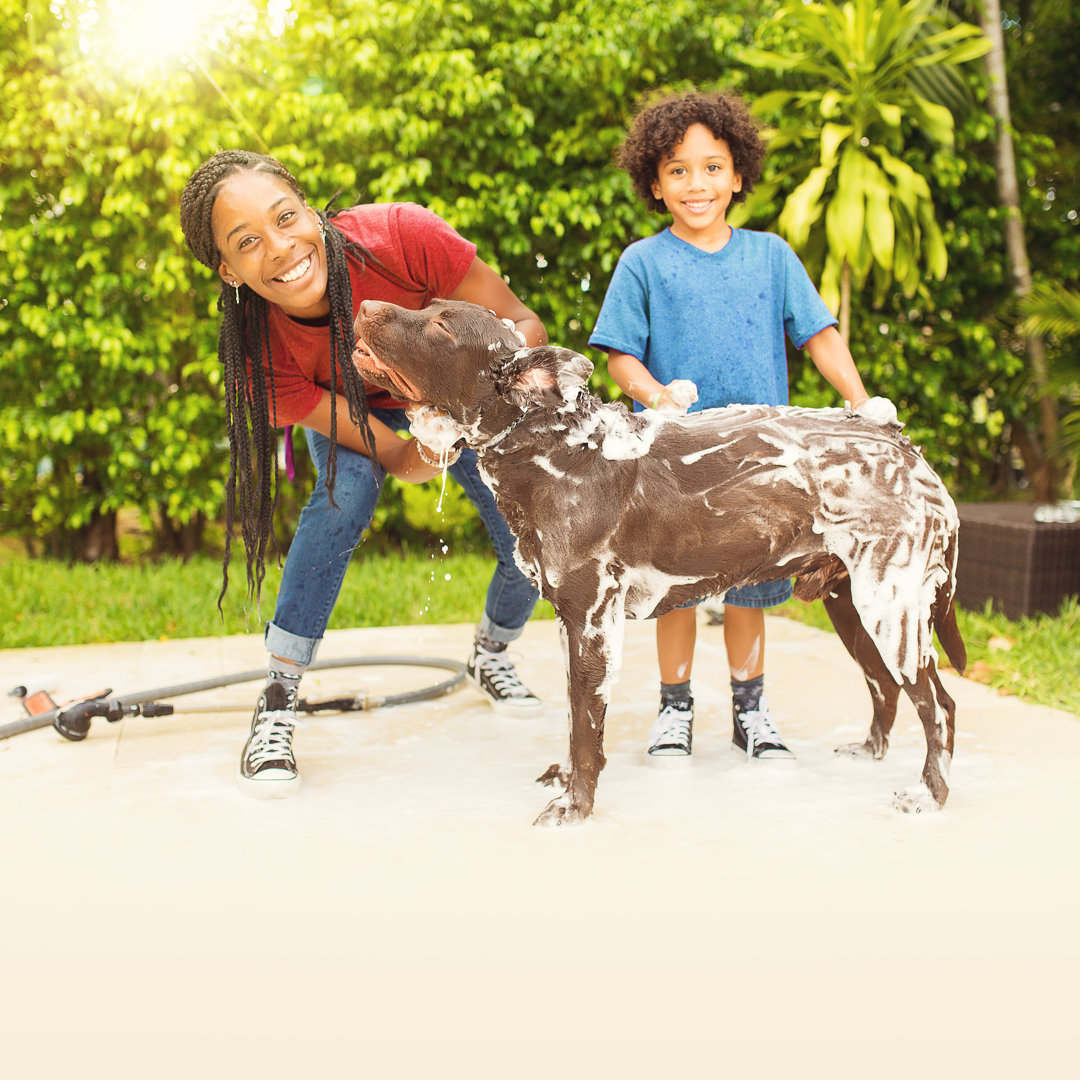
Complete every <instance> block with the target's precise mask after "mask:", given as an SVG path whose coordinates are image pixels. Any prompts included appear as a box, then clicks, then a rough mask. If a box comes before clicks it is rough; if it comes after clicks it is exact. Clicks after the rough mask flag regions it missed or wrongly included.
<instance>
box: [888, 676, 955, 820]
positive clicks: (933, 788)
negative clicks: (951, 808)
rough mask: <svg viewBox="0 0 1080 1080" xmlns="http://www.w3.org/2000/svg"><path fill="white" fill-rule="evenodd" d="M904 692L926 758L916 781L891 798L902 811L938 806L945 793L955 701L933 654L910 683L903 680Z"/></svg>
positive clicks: (944, 798) (935, 808)
mask: <svg viewBox="0 0 1080 1080" xmlns="http://www.w3.org/2000/svg"><path fill="white" fill-rule="evenodd" d="M904 692H905V693H906V694H907V696H908V697H909V698H911V701H912V704H913V705H914V706H915V709H916V711H917V712H918V714H919V719H920V720H921V721H922V726H923V732H924V734H925V735H926V762H925V764H924V765H923V771H922V780H921V781H920V783H918V784H915V785H914V786H913V787H909V788H905V789H904V790H903V791H898V792H897V793H896V795H895V798H894V802H895V805H896V807H897V809H899V810H902V811H903V812H904V813H905V814H918V813H921V812H922V811H924V810H940V809H941V808H942V807H943V806H944V805H945V800H946V799H947V798H948V797H949V768H950V766H951V765H952V756H953V747H954V745H955V738H956V702H954V701H953V699H952V698H951V697H950V696H949V694H948V692H947V691H946V690H945V687H944V686H942V685H941V679H940V678H938V673H937V665H936V664H935V663H934V660H933V657H931V658H930V659H929V662H928V663H927V665H926V667H925V668H923V669H922V670H921V671H920V672H919V676H918V678H917V679H916V681H915V682H914V683H909V682H905V683H904Z"/></svg>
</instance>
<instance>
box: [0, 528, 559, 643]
mask: <svg viewBox="0 0 1080 1080" xmlns="http://www.w3.org/2000/svg"><path fill="white" fill-rule="evenodd" d="M493 567H494V559H493V558H491V557H488V556H485V555H479V554H468V553H466V554H460V555H452V554H446V555H444V554H443V553H442V552H441V551H435V552H433V553H432V552H428V553H415V552H414V553H404V554H390V555H385V554H368V553H365V554H364V556H363V557H362V558H360V557H354V559H353V561H352V564H351V565H350V567H349V570H348V573H347V574H346V575H345V583H344V585H343V587H342V591H341V595H340V597H339V599H338V602H337V605H336V606H335V608H334V613H333V616H332V618H331V620H330V628H331V629H339V628H345V627H362V626H405V625H412V624H425V623H427V624H432V625H441V624H444V623H459V622H475V621H476V620H477V619H479V617H480V614H481V611H482V610H483V604H484V594H485V592H486V590H487V586H488V582H489V580H490V579H491V572H492V569H493ZM280 579H281V573H280V570H279V569H278V567H277V566H276V564H274V565H271V566H269V567H268V569H267V574H266V580H265V582H264V583H263V590H262V601H261V605H260V609H261V616H262V618H260V610H259V609H256V608H255V607H254V606H252V607H250V609H249V608H248V605H247V602H246V589H245V582H244V566H243V563H242V562H238V561H237V560H234V561H233V563H232V564H231V566H230V582H231V583H230V586H229V591H228V593H227V594H226V597H225V601H224V602H223V604H222V608H223V613H224V615H222V614H220V613H219V612H218V609H217V597H218V592H219V591H220V589H221V562H220V560H219V559H217V558H213V557H211V556H199V557H196V558H193V559H191V560H190V561H188V562H186V563H184V562H181V561H179V560H174V559H169V560H161V561H141V562H139V563H136V564H132V565H129V564H125V563H120V564H94V565H89V566H87V565H78V564H77V565H71V566H69V565H67V564H66V563H61V562H54V561H51V560H47V559H27V558H25V557H24V556H22V555H21V554H18V553H16V552H15V551H14V550H13V549H12V548H11V547H10V546H7V547H5V548H4V549H3V550H0V628H2V630H0V644H2V646H3V647H4V648H9V649H14V648H29V647H41V646H50V645H81V644H89V643H92V642H105V641H151V640H163V639H167V638H187V637H217V636H220V635H228V634H243V633H253V632H256V631H258V630H259V629H260V628H261V625H262V620H263V619H264V618H267V617H269V616H270V614H271V613H272V612H273V610H274V600H275V598H276V596H277V590H278V585H279V582H280ZM551 614H552V613H551V608H550V606H549V605H547V604H540V605H538V607H537V614H536V616H535V617H538V618H544V617H549V618H550V617H551Z"/></svg>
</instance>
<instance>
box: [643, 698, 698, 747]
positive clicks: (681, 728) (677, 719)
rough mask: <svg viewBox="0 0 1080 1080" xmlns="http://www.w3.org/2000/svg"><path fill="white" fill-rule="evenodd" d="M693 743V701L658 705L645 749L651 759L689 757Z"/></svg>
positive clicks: (669, 702)
mask: <svg viewBox="0 0 1080 1080" xmlns="http://www.w3.org/2000/svg"><path fill="white" fill-rule="evenodd" d="M693 741H694V699H693V698H689V699H688V700H686V701H668V702H661V703H660V712H659V714H658V715H657V717H656V719H655V720H654V721H653V726H652V729H651V730H650V731H649V745H648V747H647V748H646V749H647V750H648V753H649V755H650V756H651V757H689V756H690V748H691V746H692V744H693Z"/></svg>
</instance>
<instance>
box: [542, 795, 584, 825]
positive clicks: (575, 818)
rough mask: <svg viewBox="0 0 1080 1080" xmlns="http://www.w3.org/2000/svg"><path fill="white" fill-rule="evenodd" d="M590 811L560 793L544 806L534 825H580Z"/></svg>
mask: <svg viewBox="0 0 1080 1080" xmlns="http://www.w3.org/2000/svg"><path fill="white" fill-rule="evenodd" d="M590 813H591V811H589V810H584V809H582V807H580V806H577V805H576V804H575V803H574V802H572V801H571V799H570V797H569V796H568V795H560V796H559V798H557V799H552V800H551V802H549V803H548V804H547V806H545V807H544V809H543V811H542V812H541V814H540V816H539V817H538V818H537V819H536V820H535V821H534V822H533V824H534V825H548V826H550V825H580V824H582V822H584V821H587V820H588V818H589V814H590Z"/></svg>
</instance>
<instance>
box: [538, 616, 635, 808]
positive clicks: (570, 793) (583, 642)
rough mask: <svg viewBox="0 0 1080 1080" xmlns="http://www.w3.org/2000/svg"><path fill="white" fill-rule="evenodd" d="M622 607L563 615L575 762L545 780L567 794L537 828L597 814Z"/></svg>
mask: <svg viewBox="0 0 1080 1080" xmlns="http://www.w3.org/2000/svg"><path fill="white" fill-rule="evenodd" d="M620 605H621V597H620V598H619V600H618V601H617V600H616V598H615V597H611V598H609V599H608V601H607V603H605V604H604V605H603V606H602V607H601V608H599V609H594V611H593V612H592V614H591V616H587V617H577V616H573V617H569V616H566V615H564V614H560V615H559V628H560V631H561V633H562V638H563V646H564V648H565V650H566V673H567V685H568V693H569V698H570V763H569V767H568V768H567V769H565V770H564V769H563V768H562V767H561V766H558V765H553V766H552V767H551V768H550V769H548V771H547V772H546V773H544V775H543V776H541V777H540V778H539V780H540V782H541V783H552V782H553V781H555V780H557V781H558V782H559V783H560V784H562V786H563V787H564V789H565V790H564V791H563V793H562V794H561V795H560V796H559V797H558V798H556V799H552V801H551V802H550V803H548V805H547V806H546V807H545V808H544V810H543V812H542V813H541V814H540V816H539V817H538V818H537V819H536V821H535V822H534V824H536V825H571V824H577V823H579V822H582V821H584V820H585V819H586V818H587V817H588V816H589V815H590V814H591V813H592V809H593V800H594V797H595V794H596V781H597V778H598V777H599V775H600V770H601V769H603V767H604V763H605V759H604V718H605V716H606V714H607V704H608V698H609V695H610V689H611V684H612V683H613V682H614V679H615V677H616V675H617V674H618V667H619V661H620V656H621V644H622V643H621V640H620V639H621V633H620V631H621V629H622V618H623V615H622V609H621V606H620Z"/></svg>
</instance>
